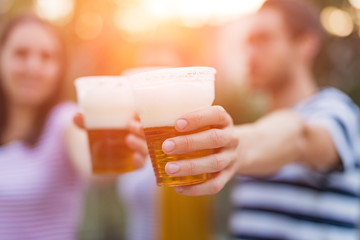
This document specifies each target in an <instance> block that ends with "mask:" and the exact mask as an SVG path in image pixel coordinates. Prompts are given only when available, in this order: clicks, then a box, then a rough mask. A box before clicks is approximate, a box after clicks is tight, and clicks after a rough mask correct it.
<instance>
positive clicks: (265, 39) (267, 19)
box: [246, 8, 296, 91]
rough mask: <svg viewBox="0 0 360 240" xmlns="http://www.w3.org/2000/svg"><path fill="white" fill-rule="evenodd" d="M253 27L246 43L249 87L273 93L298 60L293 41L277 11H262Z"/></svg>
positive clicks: (286, 78)
mask: <svg viewBox="0 0 360 240" xmlns="http://www.w3.org/2000/svg"><path fill="white" fill-rule="evenodd" d="M252 24H253V25H252V26H251V28H250V32H249V35H248V38H247V41H246V49H247V53H248V55H247V56H248V60H249V82H250V86H251V87H252V88H254V89H262V90H266V91H269V90H270V91H271V90H274V89H276V88H278V87H281V85H282V84H284V83H285V82H286V81H288V79H289V77H290V73H291V71H292V66H293V64H294V60H295V59H294V58H295V57H296V54H295V49H294V40H293V39H292V38H291V37H290V34H289V33H288V30H287V29H286V26H285V23H284V20H283V17H282V15H281V13H279V12H278V11H277V10H276V9H270V8H269V9H262V10H260V11H259V12H258V13H257V14H256V15H255V17H254V21H253V23H252Z"/></svg>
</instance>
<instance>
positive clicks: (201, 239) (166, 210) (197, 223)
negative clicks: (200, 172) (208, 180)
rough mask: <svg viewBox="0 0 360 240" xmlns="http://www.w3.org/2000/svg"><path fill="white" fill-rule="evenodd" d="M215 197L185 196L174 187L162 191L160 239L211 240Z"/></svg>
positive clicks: (159, 207)
mask: <svg viewBox="0 0 360 240" xmlns="http://www.w3.org/2000/svg"><path fill="white" fill-rule="evenodd" d="M212 208H213V197H212V196H196V197H194V196H184V195H181V194H178V193H177V192H175V190H174V189H173V188H168V187H164V188H162V189H161V192H160V201H159V206H158V209H160V212H159V216H160V219H159V220H160V224H159V225H158V226H159V227H158V231H159V233H158V235H159V237H158V239H159V240H184V239H189V240H192V239H194V240H211V239H213V238H212V233H213V231H212V228H213V225H212V224H213V222H212V220H213V219H214V218H213V217H214V216H213V211H212V210H213V209H212Z"/></svg>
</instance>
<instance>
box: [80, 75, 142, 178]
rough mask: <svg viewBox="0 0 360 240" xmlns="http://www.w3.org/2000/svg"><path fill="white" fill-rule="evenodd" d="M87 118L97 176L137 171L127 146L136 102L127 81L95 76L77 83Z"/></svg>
mask: <svg viewBox="0 0 360 240" xmlns="http://www.w3.org/2000/svg"><path fill="white" fill-rule="evenodd" d="M75 86H76V91H77V98H78V103H79V105H80V107H81V109H82V111H83V114H84V123H85V128H86V131H87V134H88V139H89V146H90V155H91V162H92V170H93V173H98V174H117V173H124V172H129V171H133V170H135V169H137V167H136V165H135V164H134V162H133V159H132V155H133V151H132V150H131V149H130V148H129V147H128V146H127V145H126V142H125V138H126V136H127V134H128V133H129V132H128V130H127V129H126V126H127V124H128V122H129V121H130V120H131V119H132V118H134V114H135V110H134V100H133V95H132V91H131V87H130V86H129V83H128V81H127V79H126V78H125V77H120V76H92V77H81V78H78V79H76V80H75Z"/></svg>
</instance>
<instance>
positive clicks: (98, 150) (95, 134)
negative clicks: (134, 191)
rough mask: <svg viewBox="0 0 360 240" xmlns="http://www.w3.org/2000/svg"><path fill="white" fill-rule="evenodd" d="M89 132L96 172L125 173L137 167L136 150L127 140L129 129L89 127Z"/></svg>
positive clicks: (93, 167)
mask: <svg viewBox="0 0 360 240" xmlns="http://www.w3.org/2000/svg"><path fill="white" fill-rule="evenodd" d="M87 133H88V138H89V146H90V153H91V161H92V169H93V172H94V173H100V174H104V173H107V174H113V173H124V172H130V171H133V170H135V169H137V166H136V165H135V163H134V161H133V159H132V155H133V153H134V152H133V150H131V149H130V148H129V147H128V146H127V144H126V142H125V138H126V136H127V135H128V134H129V131H128V130H126V129H89V130H87Z"/></svg>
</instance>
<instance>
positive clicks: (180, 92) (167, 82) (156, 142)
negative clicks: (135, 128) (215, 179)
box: [130, 67, 216, 186]
mask: <svg viewBox="0 0 360 240" xmlns="http://www.w3.org/2000/svg"><path fill="white" fill-rule="evenodd" d="M215 73H216V70H215V69H213V68H210V67H185V68H167V69H160V70H153V71H148V72H143V73H138V74H134V75H132V76H130V83H131V84H132V88H133V92H134V100H135V108H136V110H137V112H138V113H139V116H140V119H141V122H142V125H143V128H144V130H145V137H146V142H147V144H148V149H149V153H150V157H151V161H152V165H153V167H154V172H155V175H156V179H157V184H158V185H159V186H179V185H190V184H197V183H202V182H205V181H206V180H207V179H208V176H207V174H201V175H195V176H185V177H173V176H169V175H167V174H166V173H165V165H166V163H168V162H171V161H178V160H186V159H194V158H200V157H204V156H207V155H209V154H212V153H213V151H212V150H202V151H196V152H192V153H188V154H179V155H167V154H165V153H164V152H163V151H162V144H163V142H164V141H165V140H166V139H167V138H172V137H176V136H181V135H185V134H186V135H188V134H191V132H187V133H179V132H177V131H176V130H175V128H174V123H175V121H176V120H177V119H179V118H180V117H181V116H183V115H184V114H186V113H190V112H193V111H198V110H200V109H204V108H206V107H209V106H211V104H212V102H213V101H214V98H215V91H214V81H215ZM203 130H204V129H202V130H199V131H197V132H200V131H203Z"/></svg>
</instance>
